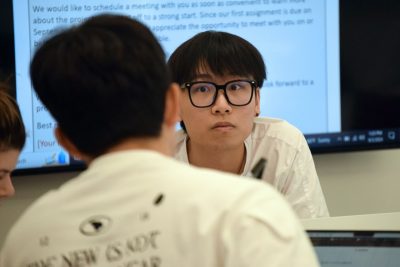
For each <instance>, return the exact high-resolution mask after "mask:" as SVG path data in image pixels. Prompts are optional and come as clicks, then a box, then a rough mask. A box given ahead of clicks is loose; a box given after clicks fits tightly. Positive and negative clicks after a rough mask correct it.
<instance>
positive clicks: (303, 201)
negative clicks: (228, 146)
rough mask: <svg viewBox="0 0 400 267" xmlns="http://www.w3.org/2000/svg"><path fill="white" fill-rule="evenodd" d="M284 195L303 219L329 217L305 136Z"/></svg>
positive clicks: (290, 172) (302, 138) (290, 171)
mask: <svg viewBox="0 0 400 267" xmlns="http://www.w3.org/2000/svg"><path fill="white" fill-rule="evenodd" d="M300 138H301V139H300V146H299V150H298V151H297V153H296V155H295V157H294V160H293V164H292V167H291V168H290V170H289V172H288V177H287V179H286V186H285V188H284V190H283V192H282V193H283V194H284V195H285V196H286V199H287V200H288V201H289V202H290V204H291V205H292V207H293V209H294V210H295V212H296V214H297V215H298V216H299V217H300V218H301V219H306V218H317V217H329V211H328V207H327V205H326V201H325V197H324V194H323V191H322V188H321V184H320V182H319V178H318V175H317V171H316V169H315V165H314V160H313V158H312V154H311V151H310V149H309V147H308V144H307V142H306V140H305V138H304V136H303V135H301V137H300Z"/></svg>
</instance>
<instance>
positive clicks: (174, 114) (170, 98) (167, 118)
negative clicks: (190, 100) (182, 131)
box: [164, 83, 181, 127]
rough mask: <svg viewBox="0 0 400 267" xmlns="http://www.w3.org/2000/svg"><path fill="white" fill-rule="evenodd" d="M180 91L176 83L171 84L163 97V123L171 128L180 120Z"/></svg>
mask: <svg viewBox="0 0 400 267" xmlns="http://www.w3.org/2000/svg"><path fill="white" fill-rule="evenodd" d="M180 98H181V89H180V88H179V85H178V84H176V83H171V85H170V86H169V88H168V90H167V93H166V97H165V110H164V122H165V123H166V124H167V125H168V126H173V127H175V125H176V124H177V123H178V122H179V121H180V120H181V118H180Z"/></svg>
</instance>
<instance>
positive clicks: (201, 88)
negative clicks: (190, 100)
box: [193, 85, 211, 93]
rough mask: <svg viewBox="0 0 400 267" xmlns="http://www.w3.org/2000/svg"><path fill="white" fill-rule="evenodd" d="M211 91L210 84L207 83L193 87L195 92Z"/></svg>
mask: <svg viewBox="0 0 400 267" xmlns="http://www.w3.org/2000/svg"><path fill="white" fill-rule="evenodd" d="M210 91H211V88H210V86H207V85H199V86H196V87H194V88H193V92H195V93H208V92H210Z"/></svg>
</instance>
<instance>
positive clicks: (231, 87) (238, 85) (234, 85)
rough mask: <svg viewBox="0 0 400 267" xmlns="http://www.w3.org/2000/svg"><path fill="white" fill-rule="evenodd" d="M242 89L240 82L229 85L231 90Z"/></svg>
mask: <svg viewBox="0 0 400 267" xmlns="http://www.w3.org/2000/svg"><path fill="white" fill-rule="evenodd" d="M240 89H242V86H241V84H239V83H234V84H231V85H229V90H231V91H236V90H240Z"/></svg>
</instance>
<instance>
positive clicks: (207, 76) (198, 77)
mask: <svg viewBox="0 0 400 267" xmlns="http://www.w3.org/2000/svg"><path fill="white" fill-rule="evenodd" d="M194 78H195V79H211V75H210V74H207V73H198V74H196V75H195V76H194Z"/></svg>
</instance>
